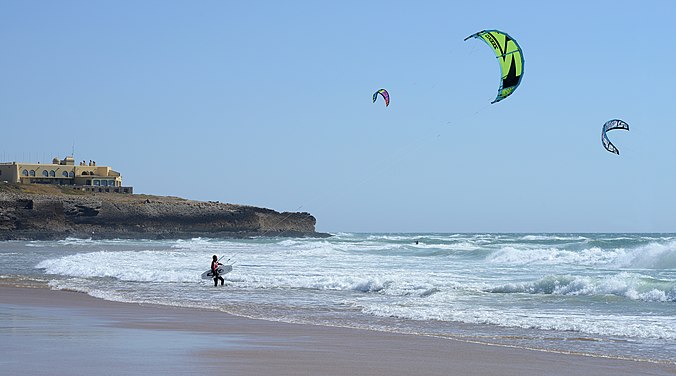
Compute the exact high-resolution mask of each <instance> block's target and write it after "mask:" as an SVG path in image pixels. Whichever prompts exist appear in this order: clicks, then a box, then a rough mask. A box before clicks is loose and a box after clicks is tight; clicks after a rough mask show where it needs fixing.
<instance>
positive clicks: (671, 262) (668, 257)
mask: <svg viewBox="0 0 676 376" xmlns="http://www.w3.org/2000/svg"><path fill="white" fill-rule="evenodd" d="M617 252H618V254H617V256H616V259H615V261H614V264H615V266H617V267H620V268H639V269H672V270H673V269H676V241H669V242H667V243H657V242H651V243H649V244H647V245H642V246H639V247H636V248H634V249H628V250H625V249H621V250H618V251H617Z"/></svg>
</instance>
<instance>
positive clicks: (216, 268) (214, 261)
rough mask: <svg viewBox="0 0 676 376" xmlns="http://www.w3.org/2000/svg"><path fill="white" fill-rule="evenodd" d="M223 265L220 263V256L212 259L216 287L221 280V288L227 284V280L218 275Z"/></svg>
mask: <svg viewBox="0 0 676 376" xmlns="http://www.w3.org/2000/svg"><path fill="white" fill-rule="evenodd" d="M219 265H223V264H221V263H220V262H218V256H216V255H214V257H212V258H211V273H212V274H213V275H214V286H218V280H219V279H220V280H221V286H223V284H224V283H225V280H224V279H223V277H221V275H220V274H218V266H219Z"/></svg>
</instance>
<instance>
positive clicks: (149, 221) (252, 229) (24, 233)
mask: <svg viewBox="0 0 676 376" xmlns="http://www.w3.org/2000/svg"><path fill="white" fill-rule="evenodd" d="M315 223H316V220H315V218H314V217H313V216H312V215H310V214H309V213H288V212H285V213H279V212H276V211H274V210H270V209H263V208H257V207H253V206H244V205H234V204H222V203H219V202H201V201H191V200H186V199H181V198H177V197H164V196H149V195H123V194H113V193H106V194H104V193H85V192H82V191H77V190H73V189H72V188H67V187H63V188H61V187H57V186H38V185H21V184H2V183H0V240H12V239H24V240H46V239H62V238H66V237H80V238H127V239H128V238H141V239H163V238H192V237H211V238H233V237H249V236H313V237H319V236H327V234H321V233H317V232H315Z"/></svg>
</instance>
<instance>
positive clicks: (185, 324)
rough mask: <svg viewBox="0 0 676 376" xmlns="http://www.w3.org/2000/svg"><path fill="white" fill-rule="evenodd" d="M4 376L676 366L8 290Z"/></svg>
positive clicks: (539, 371) (614, 370)
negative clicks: (23, 375)
mask: <svg viewBox="0 0 676 376" xmlns="http://www.w3.org/2000/svg"><path fill="white" fill-rule="evenodd" d="M0 374H2V375H22V374H25V375H50V376H59V375H96V376H103V375H146V374H155V375H205V374H208V375H257V376H258V375H388V376H389V375H463V376H464V375H482V376H489V375H519V376H524V375H525V376H527V375H538V376H539V375H608V376H610V375H613V376H616V375H632V376H634V375H676V365H674V364H655V363H649V362H637V361H631V360H620V359H608V358H595V357H588V356H580V355H569V354H559V353H548V352H541V351H532V350H525V349H515V348H507V347H499V346H488V345H481V344H473V343H465V342H461V341H457V340H452V339H441V338H430V337H421V336H414V335H403V334H391V333H382V332H373V331H366V330H356V329H345V328H333V327H321V326H312V325H297V324H286V323H277V322H269V321H263V320H254V319H247V318H241V317H237V316H232V315H228V314H224V313H222V312H217V311H208V310H198V309H187V308H176V307H165V306H154V305H139V304H126V303H115V302H109V301H104V300H100V299H96V298H92V297H90V296H88V295H85V294H81V293H75V292H67V291H52V290H48V289H45V288H15V287H0Z"/></svg>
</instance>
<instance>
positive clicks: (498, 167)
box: [0, 0, 676, 233]
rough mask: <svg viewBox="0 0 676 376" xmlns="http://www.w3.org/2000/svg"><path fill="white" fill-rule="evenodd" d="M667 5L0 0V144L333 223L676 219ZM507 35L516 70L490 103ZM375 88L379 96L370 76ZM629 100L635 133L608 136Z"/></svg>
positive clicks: (137, 185)
mask: <svg viewBox="0 0 676 376" xmlns="http://www.w3.org/2000/svg"><path fill="white" fill-rule="evenodd" d="M674 14H676V2H673V1H643V2H637V1H593V2H591V1H574V0H573V1H565V2H556V3H552V2H539V1H510V2H507V3H505V2H503V1H481V2H449V1H425V2H412V1H367V2H365V1H340V2H318V1H284V2H279V1H206V0H204V1H169V0H166V1H159V0H158V1H96V0H95V1H85V0H79V1H68V0H63V1H34V0H0V129H1V133H0V161H5V162H7V161H23V162H38V161H39V162H41V163H48V162H50V161H51V160H52V158H53V157H55V156H58V157H59V158H63V157H65V156H66V155H70V154H72V153H73V151H74V154H75V155H74V157H75V159H76V160H78V161H80V160H86V161H88V160H94V161H96V162H97V164H98V165H106V166H112V167H113V169H114V170H116V171H119V172H120V173H122V177H123V183H124V185H128V186H133V187H134V191H135V192H136V193H144V194H157V195H170V196H179V197H184V198H188V199H195V200H205V201H207V200H211V201H220V202H227V203H234V204H243V205H253V206H260V207H266V208H270V209H274V210H277V211H302V212H309V213H311V214H312V215H314V216H315V217H316V219H317V226H316V227H317V230H318V231H324V232H332V233H336V232H452V233H454V232H531V233H532V232H674V231H676V226H675V224H676V174H675V173H674V164H675V162H676V149H675V148H674V147H673V143H674V141H676V130H675V128H676V124H675V123H674V120H673V119H675V118H676V106H674V104H673V98H674V90H676V74H675V73H674V72H675V69H674V66H675V64H676V58H675V56H674V55H675V54H676V49H674V48H673V43H672V41H671V39H672V37H673V36H674V35H676V26H675V24H674V22H673V15H674ZM484 29H498V30H501V31H504V32H506V33H509V35H510V36H512V37H513V38H514V39H515V40H517V42H518V43H519V45H520V46H521V48H522V49H523V54H524V58H525V68H524V74H523V79H522V81H521V85H520V86H519V87H518V89H517V90H516V91H515V92H514V94H513V95H511V96H510V97H509V98H507V99H505V100H503V101H501V102H499V103H496V104H490V102H491V101H492V100H493V99H494V98H495V96H496V94H497V89H498V86H499V77H500V73H499V66H498V63H497V62H496V61H495V57H494V55H493V52H492V50H491V49H490V48H489V47H488V46H487V45H486V44H485V43H484V42H483V41H481V40H479V39H470V40H467V41H463V40H464V38H466V37H467V36H469V35H471V34H473V33H475V32H478V31H480V30H484ZM380 88H385V89H387V90H388V91H389V93H390V96H391V103H390V105H389V107H385V106H384V104H383V102H381V101H380V100H379V101H377V102H376V103H373V102H372V100H371V97H372V94H373V93H374V92H375V91H376V90H378V89H380ZM614 118H620V119H623V120H625V121H626V122H627V123H629V125H630V131H628V132H627V131H620V130H618V131H613V132H609V134H608V135H609V137H610V139H611V141H612V142H613V143H614V144H615V146H616V147H617V148H618V149H619V150H620V155H619V156H618V155H615V154H611V153H609V152H607V151H606V150H605V149H604V148H603V146H602V145H601V140H600V132H601V127H602V126H603V124H604V123H605V122H606V121H607V120H610V119H614Z"/></svg>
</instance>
